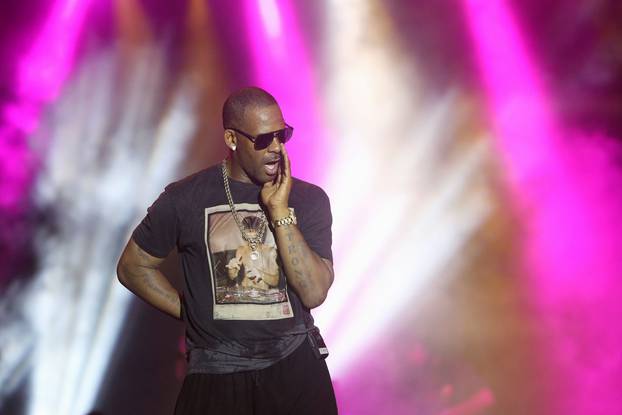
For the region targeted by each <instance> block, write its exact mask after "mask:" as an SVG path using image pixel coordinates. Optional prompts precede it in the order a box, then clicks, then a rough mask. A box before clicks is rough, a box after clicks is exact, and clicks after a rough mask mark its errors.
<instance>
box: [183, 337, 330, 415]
mask: <svg viewBox="0 0 622 415" xmlns="http://www.w3.org/2000/svg"><path fill="white" fill-rule="evenodd" d="M195 414H196V415H198V414H201V415H206V414H207V415H212V414H226V415H229V414H232V415H237V414H239V415H251V414H252V415H262V414H271V415H285V414H296V415H320V414H321V415H331V414H337V404H336V401H335V393H334V391H333V386H332V383H331V381H330V375H329V373H328V368H327V367H326V362H325V361H324V360H321V359H317V358H316V357H315V355H314V354H313V351H312V350H311V345H310V344H309V341H308V340H305V341H304V342H303V343H302V344H301V345H300V346H299V347H298V348H297V349H296V350H295V351H294V352H293V353H292V354H290V355H289V356H287V357H286V358H284V359H282V360H280V361H278V362H277V363H275V364H274V365H272V366H269V367H267V368H265V369H262V370H254V371H248V372H237V373H229V374H224V375H213V374H204V373H196V374H190V375H187V376H186V378H185V379H184V383H183V385H182V387H181V391H180V392H179V396H178V398H177V404H176V405H175V415H195Z"/></svg>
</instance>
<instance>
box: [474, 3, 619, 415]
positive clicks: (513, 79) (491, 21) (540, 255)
mask: <svg viewBox="0 0 622 415" xmlns="http://www.w3.org/2000/svg"><path fill="white" fill-rule="evenodd" d="M464 7H465V12H466V16H467V21H468V25H469V28H470V31H471V36H472V40H473V43H474V46H475V51H476V55H477V60H478V62H479V67H480V71H481V77H482V80H483V83H484V87H485V90H486V94H487V97H488V106H489V115H490V118H491V122H492V124H493V128H494V132H495V138H496V147H497V150H498V152H499V154H500V157H501V160H502V163H503V166H504V169H505V173H506V179H507V182H508V186H509V188H510V190H511V193H512V195H513V200H514V202H515V209H516V211H517V212H518V213H519V215H521V217H522V224H523V226H524V227H525V229H526V235H525V238H524V240H523V264H524V266H525V269H526V270H527V271H528V274H529V275H528V277H529V278H527V279H526V283H527V285H528V286H529V287H530V289H531V290H533V293H531V294H532V295H533V298H534V300H535V301H536V303H537V304H538V306H537V307H538V308H539V310H538V311H539V313H540V315H539V319H540V322H541V325H542V329H543V331H544V332H546V333H547V334H546V337H545V338H546V340H545V341H543V343H542V353H544V354H545V355H546V356H545V358H544V359H543V360H544V361H546V362H548V363H547V365H548V366H549V367H548V368H547V369H546V370H547V372H548V373H546V374H543V378H542V379H546V380H541V382H547V381H548V384H547V385H543V386H544V388H543V389H542V390H543V393H545V396H543V397H542V405H543V407H544V406H547V405H548V407H549V408H548V409H547V410H544V409H543V410H544V412H542V413H547V414H564V415H575V414H576V415H579V414H588V413H590V414H591V413H599V414H612V415H613V414H618V413H622V403H621V402H622V401H621V400H620V399H619V396H620V395H619V391H620V390H622V381H621V380H620V379H622V377H621V376H620V375H621V374H620V370H621V369H620V368H621V365H620V358H619V357H617V358H613V360H612V355H611V351H613V350H615V351H616V355H617V356H619V352H618V351H619V350H620V349H622V336H620V330H619V329H617V328H616V326H617V325H618V322H619V319H618V318H616V317H615V316H616V315H617V316H619V315H620V314H621V312H622V308H621V306H620V305H619V294H620V289H619V288H618V284H617V282H616V281H617V280H618V277H619V275H617V273H619V271H620V269H622V267H621V265H622V264H621V262H620V259H619V257H620V256H619V255H616V252H619V248H616V247H619V246H621V242H622V241H621V238H620V236H619V230H620V229H621V227H620V225H621V223H620V219H618V215H616V211H618V212H619V211H622V210H621V208H622V206H621V205H620V201H619V198H616V196H615V194H612V193H611V192H610V191H607V185H611V184H618V185H619V177H620V175H619V171H616V170H615V169H614V168H613V167H611V163H610V162H609V161H608V160H607V154H606V153H604V152H603V150H602V149H600V148H598V147H596V146H595V145H594V144H593V143H595V142H596V137H594V139H593V140H592V141H590V142H589V144H588V142H587V141H586V140H581V139H579V138H577V137H574V139H572V140H571V139H570V137H568V133H567V132H565V131H564V130H563V129H562V128H561V127H560V126H559V125H558V123H557V121H556V119H555V116H554V114H553V111H552V109H551V103H550V102H549V101H550V99H549V95H548V93H547V91H546V89H545V86H544V82H543V81H542V79H540V77H539V73H538V70H537V66H536V65H535V64H534V62H533V59H532V58H531V57H530V56H529V53H528V51H527V50H526V47H525V44H526V42H525V41H524V39H523V38H522V36H521V33H520V30H519V28H518V27H517V24H516V22H515V20H514V19H513V16H512V14H511V11H510V9H509V7H508V5H507V4H506V1H503V0H464ZM562 139H563V140H562ZM562 144H563V145H562ZM611 188H613V187H611ZM568 316H572V317H571V318H568Z"/></svg>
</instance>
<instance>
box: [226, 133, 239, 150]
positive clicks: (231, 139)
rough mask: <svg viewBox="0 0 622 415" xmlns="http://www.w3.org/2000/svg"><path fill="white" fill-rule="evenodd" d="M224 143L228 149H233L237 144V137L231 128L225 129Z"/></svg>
mask: <svg viewBox="0 0 622 415" xmlns="http://www.w3.org/2000/svg"><path fill="white" fill-rule="evenodd" d="M224 138H225V145H226V146H227V147H228V148H229V150H232V151H235V149H236V148H237V144H238V138H237V137H236V135H235V134H234V133H233V131H232V130H225V135H224Z"/></svg>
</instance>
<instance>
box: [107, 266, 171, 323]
mask: <svg viewBox="0 0 622 415" xmlns="http://www.w3.org/2000/svg"><path fill="white" fill-rule="evenodd" d="M117 275H118V277H119V281H121V283H122V284H123V285H124V286H125V287H127V289H129V290H130V291H132V292H133V293H134V294H136V295H137V296H138V297H140V298H142V299H143V300H145V301H146V302H147V303H149V304H151V305H152V306H154V307H155V308H157V309H158V310H161V311H163V312H165V313H166V314H168V315H170V316H172V317H175V318H176V319H181V301H180V298H179V293H178V292H177V290H175V288H174V287H173V286H172V285H171V283H170V282H169V280H168V279H167V278H166V277H165V276H164V275H163V274H162V273H161V272H160V271H159V270H157V269H154V268H150V267H145V266H137V265H124V264H119V266H118V267H117Z"/></svg>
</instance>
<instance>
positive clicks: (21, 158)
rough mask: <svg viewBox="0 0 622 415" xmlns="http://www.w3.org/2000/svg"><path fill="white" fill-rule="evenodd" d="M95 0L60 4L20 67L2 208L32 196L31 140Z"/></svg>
mask: <svg viewBox="0 0 622 415" xmlns="http://www.w3.org/2000/svg"><path fill="white" fill-rule="evenodd" d="M89 3H90V0H82V1H78V0H57V1H56V3H54V5H53V6H52V8H51V12H50V14H49V16H48V18H47V19H46V22H45V23H44V24H43V27H42V29H41V30H40V32H39V33H38V34H37V36H36V38H35V39H34V41H33V44H32V46H31V48H30V49H29V50H28V52H26V53H25V54H24V55H23V56H22V57H21V58H20V59H19V64H18V68H17V85H16V92H17V94H16V95H17V97H18V99H17V101H16V102H13V103H8V104H6V105H5V107H4V108H3V109H2V122H3V124H4V125H3V128H2V129H1V130H0V160H2V163H1V165H2V167H0V177H2V180H0V194H1V195H2V196H1V197H0V208H2V209H4V210H8V211H11V212H13V213H16V212H17V211H19V210H20V207H19V206H20V203H21V202H22V201H23V199H24V198H25V195H26V194H28V192H29V187H30V183H31V182H32V176H33V175H34V174H35V170H36V167H37V166H36V163H35V158H34V156H33V154H32V145H30V144H29V143H28V142H27V138H28V137H29V136H30V135H31V134H32V133H33V132H34V131H35V130H36V129H37V127H38V124H39V116H40V112H41V110H42V106H43V105H44V104H46V103H47V102H49V101H52V100H53V99H55V98H56V97H57V96H58V94H59V92H60V89H61V87H62V85H63V82H64V80H65V78H66V77H67V75H68V73H69V71H70V70H71V66H72V62H73V56H74V52H75V47H76V43H77V38H78V35H79V33H80V28H81V27H82V22H83V20H84V16H85V14H86V10H87V8H88V6H89Z"/></svg>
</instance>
